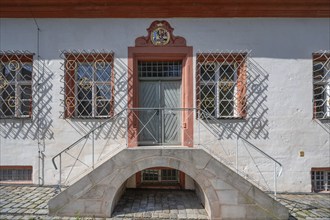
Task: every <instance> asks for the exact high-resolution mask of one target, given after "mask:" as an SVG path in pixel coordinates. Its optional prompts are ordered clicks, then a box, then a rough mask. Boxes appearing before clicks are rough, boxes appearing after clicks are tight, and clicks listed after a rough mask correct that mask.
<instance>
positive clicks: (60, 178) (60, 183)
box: [58, 154, 62, 189]
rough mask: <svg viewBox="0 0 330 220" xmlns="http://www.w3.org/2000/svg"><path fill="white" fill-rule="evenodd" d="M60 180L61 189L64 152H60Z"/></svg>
mask: <svg viewBox="0 0 330 220" xmlns="http://www.w3.org/2000/svg"><path fill="white" fill-rule="evenodd" d="M59 169H60V181H59V183H58V186H59V189H61V184H62V154H60V167H59Z"/></svg>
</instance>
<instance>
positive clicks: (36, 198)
mask: <svg viewBox="0 0 330 220" xmlns="http://www.w3.org/2000/svg"><path fill="white" fill-rule="evenodd" d="M54 195H55V188H54V187H36V186H8V185H2V186H1V185H0V219H1V220H5V219H26V220H33V219H35V220H37V219H40V220H41V219H42V220H43V219H45V220H50V219H54V220H55V219H58V220H59V219H64V220H81V219H84V220H87V219H89V220H91V219H95V220H101V219H102V218H79V216H76V217H71V218H69V217H49V216H48V215H47V214H48V206H47V202H48V200H49V199H50V198H52V197H53V196H54ZM278 199H279V201H280V202H281V203H282V204H284V205H285V206H286V207H288V209H289V210H290V213H291V215H292V217H291V218H290V219H292V220H294V219H298V220H301V219H306V220H308V219H313V220H321V219H322V220H325V219H329V220H330V194H304V195H303V194H279V195H278ZM146 218H148V219H180V218H181V219H207V215H206V212H205V210H204V209H203V207H202V206H201V205H200V203H199V201H198V199H197V197H196V195H195V194H194V193H193V192H191V191H175V190H169V191H165V190H127V191H126V193H125V194H124V195H123V197H122V198H121V199H120V200H119V202H118V205H117V206H116V208H115V211H114V213H113V218H107V220H110V219H111V220H115V219H118V220H119V219H146Z"/></svg>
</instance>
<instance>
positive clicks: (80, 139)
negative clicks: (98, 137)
mask: <svg viewBox="0 0 330 220" xmlns="http://www.w3.org/2000/svg"><path fill="white" fill-rule="evenodd" d="M124 111H126V109H123V110H121V111H120V112H118V113H117V114H115V115H113V116H111V117H110V118H108V119H107V120H105V121H104V122H103V123H102V124H100V125H99V126H97V127H95V128H93V129H92V130H90V131H89V132H88V133H87V134H85V135H84V136H82V137H81V138H79V139H78V140H77V141H75V142H74V143H73V144H71V145H70V146H68V147H67V148H65V149H64V150H62V151H61V152H59V153H58V154H56V155H55V156H54V157H53V158H52V162H53V165H54V167H55V170H57V166H56V163H55V159H56V158H57V157H59V156H60V155H61V154H62V153H64V152H66V151H68V150H70V149H71V148H73V147H74V146H76V145H77V144H78V143H79V142H81V141H82V140H84V139H86V138H88V137H89V135H90V134H92V133H93V132H94V131H96V130H97V129H99V128H101V127H103V126H104V125H105V124H106V123H108V122H109V121H111V120H113V119H114V118H116V117H117V116H118V115H120V114H122V113H123V112H124Z"/></svg>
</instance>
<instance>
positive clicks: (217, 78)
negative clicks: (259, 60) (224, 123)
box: [197, 53, 247, 118]
mask: <svg viewBox="0 0 330 220" xmlns="http://www.w3.org/2000/svg"><path fill="white" fill-rule="evenodd" d="M246 55H247V54H246V53H238V54H236V53H217V54H212V53H211V54H197V106H198V107H199V108H200V109H201V110H203V111H205V112H206V113H208V114H210V115H212V116H213V117H216V118H244V117H245V116H246V68H245V60H246ZM206 117H207V116H206Z"/></svg>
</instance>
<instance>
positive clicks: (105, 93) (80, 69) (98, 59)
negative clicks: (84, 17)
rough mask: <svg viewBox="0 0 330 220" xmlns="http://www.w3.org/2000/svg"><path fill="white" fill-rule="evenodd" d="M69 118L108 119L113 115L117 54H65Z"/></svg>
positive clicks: (66, 96) (66, 97)
mask: <svg viewBox="0 0 330 220" xmlns="http://www.w3.org/2000/svg"><path fill="white" fill-rule="evenodd" d="M61 57H62V58H63V59H64V63H63V68H64V70H65V76H64V81H65V104H64V106H65V117H67V118H104V117H110V116H111V115H112V114H113V104H114V96H113V94H114V81H113V79H114V72H113V53H112V52H104V51H102V52H97V51H91V52H88V51H63V52H62V54H61Z"/></svg>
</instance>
